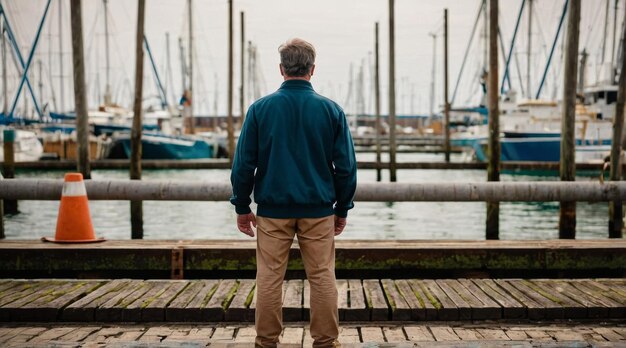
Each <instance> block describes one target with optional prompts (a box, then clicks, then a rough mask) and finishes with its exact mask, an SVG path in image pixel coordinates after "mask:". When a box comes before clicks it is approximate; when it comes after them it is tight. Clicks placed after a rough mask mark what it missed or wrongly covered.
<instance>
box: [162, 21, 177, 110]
mask: <svg viewBox="0 0 626 348" xmlns="http://www.w3.org/2000/svg"><path fill="white" fill-rule="evenodd" d="M165 49H166V60H167V62H166V64H167V72H166V78H167V81H166V82H165V86H164V87H165V98H166V99H167V92H168V90H169V92H170V94H171V95H172V101H173V102H174V103H175V102H176V97H175V96H174V88H171V86H170V85H171V84H172V59H171V56H170V33H169V32H165Z"/></svg>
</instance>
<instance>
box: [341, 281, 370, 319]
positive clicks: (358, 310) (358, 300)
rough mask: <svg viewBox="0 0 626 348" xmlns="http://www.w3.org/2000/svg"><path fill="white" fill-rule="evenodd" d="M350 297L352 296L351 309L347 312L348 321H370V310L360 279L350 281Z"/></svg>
mask: <svg viewBox="0 0 626 348" xmlns="http://www.w3.org/2000/svg"><path fill="white" fill-rule="evenodd" d="M348 295H349V296H350V300H349V301H350V302H349V303H350V308H349V309H347V310H346V311H345V320H346V321H366V320H370V313H369V308H368V307H367V305H366V304H365V295H364V294H363V285H362V284H361V281H360V280H358V279H349V280H348Z"/></svg>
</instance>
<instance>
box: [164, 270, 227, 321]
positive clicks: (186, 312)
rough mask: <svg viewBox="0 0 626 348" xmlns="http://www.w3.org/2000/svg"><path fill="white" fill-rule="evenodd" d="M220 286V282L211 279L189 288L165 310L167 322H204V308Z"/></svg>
mask: <svg viewBox="0 0 626 348" xmlns="http://www.w3.org/2000/svg"><path fill="white" fill-rule="evenodd" d="M218 284H219V281H218V280H215V279H211V280H202V281H199V282H196V283H195V284H192V286H190V287H187V289H185V291H183V292H182V293H181V294H179V295H178V296H177V297H176V298H175V299H174V301H172V302H171V303H170V304H169V306H168V307H167V309H166V310H165V318H166V319H167V321H203V320H204V318H203V312H202V311H203V308H204V307H205V305H206V303H207V302H208V299H209V297H210V296H211V295H212V294H213V292H214V291H215V289H216V288H217V285H218Z"/></svg>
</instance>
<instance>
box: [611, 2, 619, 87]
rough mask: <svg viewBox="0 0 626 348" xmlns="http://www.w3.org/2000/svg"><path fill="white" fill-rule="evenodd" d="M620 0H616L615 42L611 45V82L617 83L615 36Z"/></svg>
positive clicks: (614, 17) (614, 8)
mask: <svg viewBox="0 0 626 348" xmlns="http://www.w3.org/2000/svg"><path fill="white" fill-rule="evenodd" d="M618 4H619V0H615V6H614V7H613V42H612V45H611V84H613V83H615V71H616V67H615V36H616V33H617V5H618Z"/></svg>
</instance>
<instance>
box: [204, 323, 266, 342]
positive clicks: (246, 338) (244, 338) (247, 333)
mask: <svg viewBox="0 0 626 348" xmlns="http://www.w3.org/2000/svg"><path fill="white" fill-rule="evenodd" d="M209 337H210V336H209ZM255 338H256V330H255V329H254V327H252V326H246V327H242V328H239V330H237V336H235V343H254V339H255Z"/></svg>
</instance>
